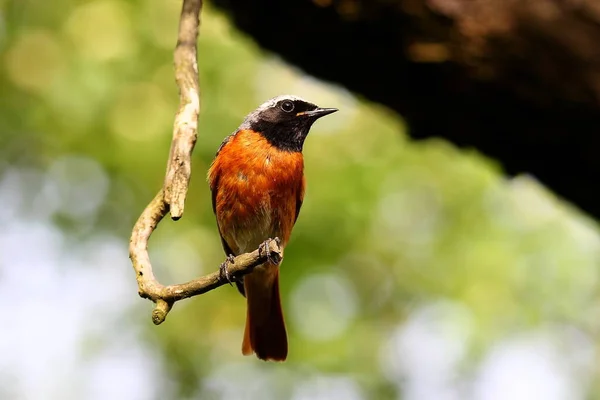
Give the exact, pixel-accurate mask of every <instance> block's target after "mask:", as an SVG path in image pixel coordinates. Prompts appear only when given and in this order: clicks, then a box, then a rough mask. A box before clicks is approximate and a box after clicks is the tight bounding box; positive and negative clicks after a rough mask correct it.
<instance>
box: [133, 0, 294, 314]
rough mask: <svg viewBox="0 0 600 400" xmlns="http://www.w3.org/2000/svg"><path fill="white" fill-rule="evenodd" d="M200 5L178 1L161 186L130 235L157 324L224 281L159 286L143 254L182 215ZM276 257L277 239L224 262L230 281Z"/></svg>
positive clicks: (195, 99)
mask: <svg viewBox="0 0 600 400" xmlns="http://www.w3.org/2000/svg"><path fill="white" fill-rule="evenodd" d="M201 8H202V0H183V7H182V11H181V19H180V21H179V35H178V40H177V47H176V49H175V56H174V59H175V80H176V81H177V85H178V87H179V94H180V96H179V100H180V105H179V111H178V112H177V114H176V116H175V124H174V128H173V141H172V142H171V150H170V155H169V162H168V164H167V172H166V176H165V181H164V185H163V189H161V190H160V191H159V192H158V193H157V194H156V196H154V199H152V201H151V202H150V204H148V206H146V208H145V209H144V211H143V212H142V214H141V215H140V217H139V218H138V220H137V222H136V223H135V225H134V227H133V231H132V233H131V238H130V240H129V258H130V259H131V263H132V264H133V269H134V271H135V275H136V280H137V284H138V293H139V295H140V296H141V297H142V298H145V299H149V300H152V301H153V302H154V303H155V307H154V310H153V311H152V321H153V322H154V324H156V325H159V324H161V323H162V322H163V321H164V320H165V318H166V317H167V314H168V313H169V311H170V310H171V308H172V307H173V304H175V302H177V301H179V300H183V299H187V298H189V297H192V296H197V295H200V294H203V293H206V292H208V291H210V290H213V289H216V288H218V287H219V286H221V285H224V284H226V283H229V282H228V280H227V278H225V277H224V276H222V274H221V273H220V271H216V272H213V273H212V274H209V275H207V276H204V277H201V278H197V279H195V280H192V281H190V282H186V283H182V284H176V285H169V286H164V285H162V284H161V283H160V282H159V281H158V280H157V279H156V277H155V276H154V272H153V271H152V265H151V263H150V257H149V255H148V241H149V239H150V236H151V235H152V232H154V230H155V229H156V227H157V226H158V224H159V222H160V221H161V220H162V219H163V218H164V216H165V215H167V212H169V210H170V211H171V218H172V219H173V220H178V219H179V218H181V216H182V215H183V208H184V203H185V197H186V194H187V190H188V185H189V182H190V174H191V155H192V152H193V150H194V145H195V144H196V138H197V128H198V114H199V112H200V95H199V89H198V87H199V85H198V65H197V62H196V52H197V51H196V40H197V38H198V27H199V24H200V18H199V17H200V10H201ZM281 257H282V253H281V249H280V247H279V244H278V243H277V241H276V240H270V241H269V242H268V244H267V248H266V251H260V250H259V249H257V250H255V251H253V252H252V253H246V254H241V255H239V256H237V257H235V258H234V259H233V261H229V260H227V261H226V264H225V266H226V267H227V271H228V273H229V275H230V278H231V279H232V280H233V279H236V278H238V277H240V276H242V275H245V274H247V273H249V272H251V271H252V269H253V268H254V267H256V266H257V265H260V264H262V263H264V262H266V261H267V260H269V259H281Z"/></svg>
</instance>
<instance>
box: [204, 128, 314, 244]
mask: <svg viewBox="0 0 600 400" xmlns="http://www.w3.org/2000/svg"><path fill="white" fill-rule="evenodd" d="M209 183H210V186H211V190H213V192H215V191H216V193H215V194H214V195H215V196H216V206H215V213H216V216H217V222H218V224H219V230H220V231H221V235H222V236H223V238H224V239H225V240H226V242H227V244H228V245H229V246H230V247H231V250H232V251H234V252H235V253H236V254H240V253H244V252H248V251H253V250H255V249H256V248H257V247H258V245H259V244H260V243H262V242H263V241H264V240H266V239H268V238H273V237H275V236H277V237H279V238H280V239H281V241H282V244H283V245H284V246H285V244H286V243H287V242H288V240H289V237H290V234H291V231H292V228H293V225H294V222H295V219H296V210H297V207H299V206H300V204H301V202H302V198H303V196H304V161H303V158H302V153H300V152H287V151H282V150H279V149H277V148H276V147H274V146H273V145H271V144H270V143H269V142H268V141H267V140H266V139H265V138H263V137H262V136H261V135H259V134H258V133H256V132H252V131H248V130H243V131H240V132H238V133H237V134H236V135H235V136H233V138H232V139H231V140H230V141H229V142H228V143H227V144H226V145H225V146H224V147H223V148H222V149H221V151H220V152H219V154H218V156H217V157H216V159H215V161H214V162H213V164H212V166H211V168H210V170H209Z"/></svg>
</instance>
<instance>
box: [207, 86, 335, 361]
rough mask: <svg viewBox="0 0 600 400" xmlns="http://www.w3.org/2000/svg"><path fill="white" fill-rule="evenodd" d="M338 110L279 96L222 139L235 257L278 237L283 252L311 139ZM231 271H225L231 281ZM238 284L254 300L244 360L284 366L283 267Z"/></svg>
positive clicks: (219, 199) (215, 188)
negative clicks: (305, 150) (252, 358)
mask: <svg viewBox="0 0 600 400" xmlns="http://www.w3.org/2000/svg"><path fill="white" fill-rule="evenodd" d="M336 111H338V110H337V109H335V108H320V107H318V106H316V105H315V104H313V103H310V102H308V101H306V100H304V99H301V98H299V97H296V96H290V95H284V96H278V97H274V98H272V99H270V100H268V101H266V102H265V103H264V104H262V105H261V106H260V107H258V108H257V109H256V110H255V111H253V112H251V113H250V114H248V115H247V116H246V118H245V120H244V122H243V123H242V124H241V125H240V127H239V128H238V129H237V130H236V131H235V132H234V133H233V134H231V135H229V136H227V137H226V138H225V140H223V142H222V143H221V146H220V147H219V149H218V150H217V153H216V155H215V158H214V160H213V162H212V164H211V166H210V169H209V171H208V182H209V185H210V190H211V192H212V206H213V211H214V213H215V216H216V220H217V226H218V228H219V234H220V235H221V242H222V244H223V249H224V250H225V253H226V255H227V257H228V258H231V257H233V256H236V255H239V254H242V253H247V252H251V251H254V250H256V249H257V248H259V247H261V246H264V245H265V243H266V242H267V241H268V240H269V239H275V238H278V239H279V243H280V248H281V250H282V253H283V249H284V248H285V246H286V245H287V243H288V241H289V239H290V234H291V233H292V228H293V226H294V224H295V223H296V219H297V218H298V213H299V212H300V207H301V206H302V201H303V199H304V190H305V185H306V181H305V178H304V159H303V156H302V147H303V145H304V140H305V139H306V136H307V135H308V131H309V130H310V128H311V126H312V124H313V123H314V122H315V121H316V120H317V119H319V118H321V117H323V116H325V115H328V114H331V113H333V112H336ZM279 261H280V260H279ZM225 265H226V263H223V265H222V272H224V273H225V275H226V276H227V278H228V279H229V276H228V274H227V270H226V267H225ZM223 269H224V271H223ZM235 283H236V285H237V288H238V290H239V291H240V293H241V294H242V295H243V296H245V297H246V301H247V312H246V328H245V332H244V339H243V342H242V354H244V355H250V354H252V353H256V356H257V357H258V358H259V359H261V360H274V361H284V360H285V359H286V357H287V353H288V343H287V333H286V328H285V322H284V319H283V312H282V309H281V302H280V296H279V264H278V263H277V262H276V261H273V260H269V261H267V262H266V263H264V264H262V265H260V266H257V267H256V268H255V269H254V270H253V271H252V272H251V273H250V274H247V275H245V276H243V277H241V278H239V279H238V280H236V281H235Z"/></svg>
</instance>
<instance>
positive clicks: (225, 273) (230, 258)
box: [219, 254, 235, 286]
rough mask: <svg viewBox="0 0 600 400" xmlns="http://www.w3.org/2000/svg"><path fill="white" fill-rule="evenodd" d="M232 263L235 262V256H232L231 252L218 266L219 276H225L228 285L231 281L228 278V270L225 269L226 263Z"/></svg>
mask: <svg viewBox="0 0 600 400" xmlns="http://www.w3.org/2000/svg"><path fill="white" fill-rule="evenodd" d="M233 263H235V257H234V256H233V254H230V255H228V256H227V259H226V260H225V261H223V262H222V263H221V266H220V267H219V274H220V278H221V279H223V277H225V279H227V282H229V284H230V285H231V282H232V281H231V279H229V271H227V264H233ZM231 286H233V285H231Z"/></svg>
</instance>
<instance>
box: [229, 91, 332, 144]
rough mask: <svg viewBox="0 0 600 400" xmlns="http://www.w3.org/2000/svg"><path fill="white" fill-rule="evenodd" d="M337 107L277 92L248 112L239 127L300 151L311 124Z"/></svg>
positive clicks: (274, 142) (273, 142)
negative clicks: (321, 104) (278, 94)
mask: <svg viewBox="0 0 600 400" xmlns="http://www.w3.org/2000/svg"><path fill="white" fill-rule="evenodd" d="M336 111H338V109H337V108H321V107H319V106H317V105H316V104H313V103H311V102H309V101H306V100H304V99H302V98H300V97H297V96H292V95H283V96H277V97H274V98H272V99H269V100H267V101H266V102H264V103H263V104H261V105H260V106H259V107H258V108H257V109H256V110H254V111H253V112H251V113H250V114H248V115H247V116H246V119H245V120H244V122H243V123H242V125H240V128H239V129H251V130H253V131H256V132H258V133H260V134H261V135H263V136H264V137H265V138H266V139H267V140H268V141H269V142H271V143H272V144H273V145H274V146H277V147H278V148H280V149H282V150H287V151H302V146H303V145H304V140H305V139H306V136H307V135H308V132H309V131H310V128H311V126H312V124H313V123H314V122H315V121H316V120H317V119H319V118H321V117H324V116H325V115H329V114H331V113H334V112H336Z"/></svg>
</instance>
